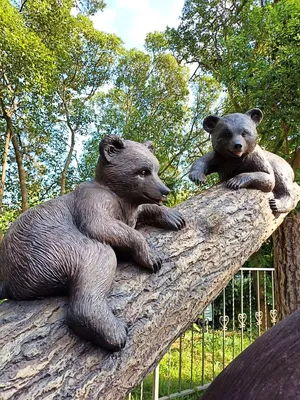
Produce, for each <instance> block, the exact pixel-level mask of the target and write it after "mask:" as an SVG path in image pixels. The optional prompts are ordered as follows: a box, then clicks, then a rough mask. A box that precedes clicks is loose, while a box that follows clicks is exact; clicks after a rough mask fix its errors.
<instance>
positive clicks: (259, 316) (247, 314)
mask: <svg viewBox="0 0 300 400" xmlns="http://www.w3.org/2000/svg"><path fill="white" fill-rule="evenodd" d="M276 322H277V311H276V309H275V298H274V269H273V268H241V269H240V271H239V272H238V273H237V274H236V275H235V276H234V278H233V279H232V280H231V282H230V283H229V285H228V286H227V287H226V288H225V289H223V291H222V292H221V294H220V295H219V296H218V297H217V298H216V299H215V300H214V301H213V303H211V304H210V305H209V306H208V307H207V308H206V309H205V311H204V312H203V314H202V315H200V316H199V319H198V320H197V321H195V323H193V324H192V326H191V327H190V328H189V329H188V330H187V331H186V332H185V333H184V334H183V335H181V336H180V338H178V339H177V340H176V341H175V342H174V343H173V344H172V346H171V347H170V349H169V351H168V352H167V354H166V355H165V356H164V357H163V359H162V360H161V361H160V364H159V365H158V367H157V368H156V370H155V371H154V372H153V373H152V374H150V375H149V376H148V377H147V378H146V379H145V380H144V381H143V382H142V384H141V385H140V386H139V387H138V388H136V389H134V390H133V391H132V393H131V394H130V395H129V397H128V400H167V399H175V398H185V399H189V400H192V399H199V397H200V393H201V392H202V391H203V390H205V389H206V388H207V387H208V385H209V383H210V382H212V380H213V379H214V378H215V377H216V375H218V374H219V373H220V372H221V371H222V370H223V369H224V368H225V367H226V366H227V365H228V364H229V363H230V362H231V361H232V360H233V359H234V358H235V357H236V356H237V355H238V354H240V353H241V352H242V351H243V350H244V349H245V348H246V347H247V346H249V344H250V343H252V342H253V341H254V340H255V339H256V338H257V337H258V336H260V335H261V334H262V333H263V332H264V331H266V330H267V329H268V328H270V327H271V326H273V325H274V324H275V323H276Z"/></svg>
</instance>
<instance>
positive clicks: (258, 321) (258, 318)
mask: <svg viewBox="0 0 300 400" xmlns="http://www.w3.org/2000/svg"><path fill="white" fill-rule="evenodd" d="M263 316H264V315H263V312H262V311H256V312H255V319H256V325H257V326H260V325H261V324H262V320H263Z"/></svg>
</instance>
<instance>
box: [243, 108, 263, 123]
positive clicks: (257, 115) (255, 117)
mask: <svg viewBox="0 0 300 400" xmlns="http://www.w3.org/2000/svg"><path fill="white" fill-rule="evenodd" d="M245 114H246V115H248V117H250V118H251V119H252V121H253V122H254V123H255V125H256V126H257V125H259V124H260V123H261V121H262V119H263V113H262V111H261V110H260V109H259V108H252V109H251V110H249V111H247V112H246V113H245Z"/></svg>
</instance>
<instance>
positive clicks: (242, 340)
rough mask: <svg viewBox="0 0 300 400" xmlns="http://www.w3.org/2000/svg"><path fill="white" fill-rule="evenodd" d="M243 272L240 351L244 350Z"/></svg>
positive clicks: (242, 272) (242, 274)
mask: <svg viewBox="0 0 300 400" xmlns="http://www.w3.org/2000/svg"><path fill="white" fill-rule="evenodd" d="M244 315H245V314H244V271H241V318H240V328H241V351H243V350H244V326H245V325H244Z"/></svg>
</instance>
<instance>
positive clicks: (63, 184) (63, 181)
mask: <svg viewBox="0 0 300 400" xmlns="http://www.w3.org/2000/svg"><path fill="white" fill-rule="evenodd" d="M69 129H70V132H71V144H70V149H69V153H68V157H67V159H66V162H65V165H64V169H63V170H62V173H61V179H60V194H61V195H63V194H65V193H66V181H67V172H68V169H69V166H70V163H71V159H72V155H73V151H74V146H75V132H74V130H73V129H72V127H71V126H70V127H69Z"/></svg>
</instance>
